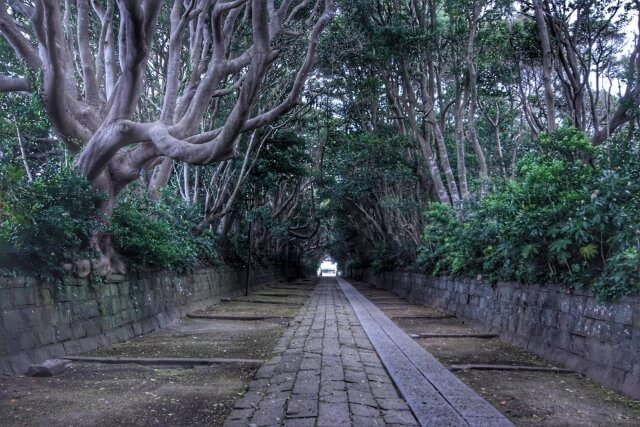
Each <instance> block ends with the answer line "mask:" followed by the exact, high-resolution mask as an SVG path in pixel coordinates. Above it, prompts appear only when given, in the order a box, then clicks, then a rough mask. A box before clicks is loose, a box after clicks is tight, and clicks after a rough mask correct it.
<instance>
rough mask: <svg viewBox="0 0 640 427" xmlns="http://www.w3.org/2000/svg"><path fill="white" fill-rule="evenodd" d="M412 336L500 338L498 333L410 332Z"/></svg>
mask: <svg viewBox="0 0 640 427" xmlns="http://www.w3.org/2000/svg"><path fill="white" fill-rule="evenodd" d="M409 336H410V337H411V338H487V339H489V338H498V335H497V334H473V333H471V334H447V333H442V334H409Z"/></svg>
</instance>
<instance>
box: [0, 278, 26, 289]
mask: <svg viewBox="0 0 640 427" xmlns="http://www.w3.org/2000/svg"><path fill="white" fill-rule="evenodd" d="M26 283H27V279H26V277H25V276H4V275H0V288H20V287H23V286H25V285H26Z"/></svg>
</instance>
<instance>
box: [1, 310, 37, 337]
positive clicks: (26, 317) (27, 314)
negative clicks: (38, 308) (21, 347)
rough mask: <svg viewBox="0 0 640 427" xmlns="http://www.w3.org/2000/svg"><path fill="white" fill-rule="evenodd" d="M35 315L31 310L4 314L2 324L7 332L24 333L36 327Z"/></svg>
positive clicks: (11, 311)
mask: <svg viewBox="0 0 640 427" xmlns="http://www.w3.org/2000/svg"><path fill="white" fill-rule="evenodd" d="M33 320H34V313H33V310H32V309H30V308H22V309H14V310H8V311H3V312H2V324H3V326H4V328H5V329H6V330H7V331H16V332H19V331H24V330H27V329H31V328H33V326H34V321H33Z"/></svg>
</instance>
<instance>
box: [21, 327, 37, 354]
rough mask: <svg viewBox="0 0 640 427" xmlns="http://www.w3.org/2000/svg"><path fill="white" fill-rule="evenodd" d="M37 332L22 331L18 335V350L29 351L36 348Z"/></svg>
mask: <svg viewBox="0 0 640 427" xmlns="http://www.w3.org/2000/svg"><path fill="white" fill-rule="evenodd" d="M35 334H36V331H34V330H33V329H30V330H26V331H22V332H21V333H20V334H18V348H19V349H20V350H29V349H32V348H34V347H35V346H36V337H35V336H34V335H35Z"/></svg>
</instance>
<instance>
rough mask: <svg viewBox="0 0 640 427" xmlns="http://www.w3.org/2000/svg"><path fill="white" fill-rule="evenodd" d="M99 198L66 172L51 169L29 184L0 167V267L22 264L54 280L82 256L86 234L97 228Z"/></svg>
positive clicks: (65, 169)
mask: <svg viewBox="0 0 640 427" xmlns="http://www.w3.org/2000/svg"><path fill="white" fill-rule="evenodd" d="M102 197H103V196H101V195H100V194H98V193H97V192H96V191H95V190H93V189H92V188H91V185H90V184H89V182H88V181H87V180H86V179H85V178H84V177H82V176H80V175H79V174H78V173H77V171H76V170H75V169H74V168H72V167H70V166H66V165H60V164H52V165H50V166H48V167H47V168H45V170H44V172H43V173H42V174H41V175H40V176H38V177H36V178H35V179H34V181H33V182H32V183H29V182H27V180H26V179H25V178H24V174H23V172H22V171H21V169H20V168H18V167H16V166H13V165H11V164H10V163H6V164H3V165H0V247H2V252H3V253H4V254H5V259H4V260H3V262H4V265H5V266H20V265H23V264H26V263H28V264H29V265H28V266H29V267H30V268H34V269H35V270H37V271H38V272H40V273H41V274H43V275H52V274H54V275H55V274H57V273H59V272H60V271H61V267H62V266H61V264H62V263H63V262H68V261H73V260H75V259H77V258H78V256H81V255H86V252H87V251H88V250H89V241H90V237H91V233H92V232H93V231H94V230H99V229H100V226H101V225H100V224H101V223H102V222H101V221H99V219H100V213H99V211H98V210H97V208H96V204H97V203H98V202H99V201H100V200H101V199H102ZM83 252H84V253H83Z"/></svg>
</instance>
